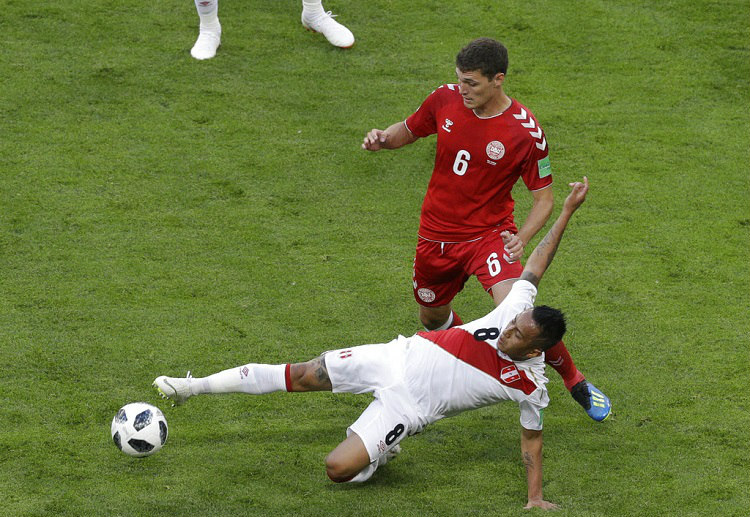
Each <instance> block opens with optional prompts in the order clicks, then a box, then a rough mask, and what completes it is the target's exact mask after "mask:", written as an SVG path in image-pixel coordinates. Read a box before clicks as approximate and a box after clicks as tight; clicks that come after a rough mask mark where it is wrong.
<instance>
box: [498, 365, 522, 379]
mask: <svg viewBox="0 0 750 517" xmlns="http://www.w3.org/2000/svg"><path fill="white" fill-rule="evenodd" d="M520 378H521V376H520V375H519V374H518V370H516V367H515V366H513V365H510V366H506V367H505V368H503V369H502V370H500V379H501V380H502V381H503V382H515V381H517V380H518V379H520Z"/></svg>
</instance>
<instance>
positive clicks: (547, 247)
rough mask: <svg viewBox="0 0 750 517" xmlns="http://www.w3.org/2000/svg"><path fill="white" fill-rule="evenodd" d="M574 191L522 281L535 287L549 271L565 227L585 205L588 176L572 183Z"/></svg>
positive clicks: (539, 247) (543, 240)
mask: <svg viewBox="0 0 750 517" xmlns="http://www.w3.org/2000/svg"><path fill="white" fill-rule="evenodd" d="M570 186H571V187H572V190H571V191H570V194H568V197H566V198H565V202H564V203H563V207H562V211H561V212H560V215H559V216H558V217H557V220H556V221H555V223H554V224H553V225H552V228H550V229H549V231H548V232H547V235H545V236H544V239H542V241H541V242H540V243H539V244H537V246H536V248H534V251H533V253H532V254H531V256H530V257H529V260H528V261H527V262H526V267H525V268H524V269H523V273H521V279H522V280H528V281H529V282H531V283H532V284H534V285H535V286H538V285H539V281H540V280H541V279H542V275H544V272H545V271H547V268H548V267H549V265H550V264H551V263H552V259H553V258H554V257H555V253H556V252H557V247H558V246H559V245H560V240H561V239H562V235H563V233H564V232H565V227H566V226H568V221H570V218H571V216H572V215H573V213H574V212H575V211H576V210H578V207H580V206H581V204H583V202H584V200H585V199H586V193H587V192H588V191H589V180H588V178H586V176H584V177H583V182H579V181H577V182H575V183H571V184H570Z"/></svg>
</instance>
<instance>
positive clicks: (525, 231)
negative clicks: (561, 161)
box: [518, 186, 555, 246]
mask: <svg viewBox="0 0 750 517" xmlns="http://www.w3.org/2000/svg"><path fill="white" fill-rule="evenodd" d="M532 195H533V196H534V204H533V205H532V206H531V210H529V215H527V216H526V220H525V221H524V223H523V226H522V227H521V229H520V230H519V231H518V237H519V238H520V239H521V241H522V242H523V244H524V246H525V245H526V244H528V243H529V241H531V239H533V238H534V235H536V234H537V233H538V232H539V230H541V229H542V228H543V227H544V225H545V224H547V220H548V219H549V216H550V215H552V209H553V208H554V206H555V197H554V194H553V191H552V187H551V186H549V187H546V188H543V189H541V190H537V191H534V192H532Z"/></svg>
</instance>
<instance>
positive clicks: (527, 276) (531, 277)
mask: <svg viewBox="0 0 750 517" xmlns="http://www.w3.org/2000/svg"><path fill="white" fill-rule="evenodd" d="M521 280H526V281H527V282H530V283H532V284H534V286H537V287H538V286H539V277H538V276H536V275H535V274H534V273H532V272H530V271H524V272H523V274H522V275H521Z"/></svg>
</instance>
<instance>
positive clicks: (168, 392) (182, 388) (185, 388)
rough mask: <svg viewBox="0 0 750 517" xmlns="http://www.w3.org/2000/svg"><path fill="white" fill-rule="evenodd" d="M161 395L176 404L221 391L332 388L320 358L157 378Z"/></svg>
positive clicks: (243, 391)
mask: <svg viewBox="0 0 750 517" xmlns="http://www.w3.org/2000/svg"><path fill="white" fill-rule="evenodd" d="M153 385H154V387H155V388H156V389H157V391H158V392H159V394H160V395H161V396H162V397H164V398H168V399H171V400H172V403H173V404H174V405H179V404H182V403H184V402H185V401H186V400H187V399H188V398H190V397H192V396H194V395H204V394H219V393H248V394H252V395H262V394H266V393H273V392H275V391H290V392H291V391H326V390H328V391H330V390H331V381H330V380H329V378H328V372H327V370H326V366H325V361H323V358H322V357H317V358H315V359H312V360H311V361H307V362H305V363H297V364H256V363H250V364H246V365H243V366H238V367H235V368H230V369H228V370H224V371H221V372H218V373H215V374H213V375H209V376H208V377H200V378H197V377H191V376H190V372H188V375H187V377H167V376H164V375H162V376H160V377H157V378H156V379H155V380H154V383H153Z"/></svg>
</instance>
